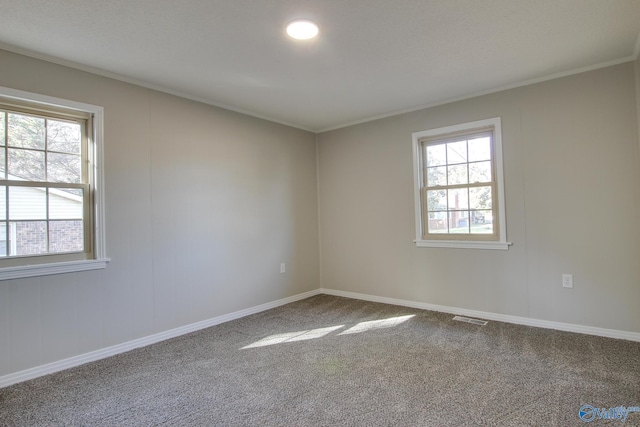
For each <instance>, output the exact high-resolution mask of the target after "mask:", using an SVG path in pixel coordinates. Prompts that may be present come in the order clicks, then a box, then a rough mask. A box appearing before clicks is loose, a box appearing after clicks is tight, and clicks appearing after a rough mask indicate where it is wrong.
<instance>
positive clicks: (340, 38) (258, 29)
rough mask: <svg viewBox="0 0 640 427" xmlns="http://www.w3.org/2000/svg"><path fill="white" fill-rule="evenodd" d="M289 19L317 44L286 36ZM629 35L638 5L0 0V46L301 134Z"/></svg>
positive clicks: (515, 79)
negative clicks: (303, 23)
mask: <svg viewBox="0 0 640 427" xmlns="http://www.w3.org/2000/svg"><path fill="white" fill-rule="evenodd" d="M300 17H302V18H310V19H313V20H315V21H316V22H318V24H319V25H320V36H319V37H318V38H317V39H315V40H313V41H307V42H300V41H297V42H296V41H293V40H291V39H288V38H287V36H286V34H285V30H284V26H285V24H286V23H287V22H288V21H290V20H291V19H294V18H300ZM639 34H640V0H311V1H305V0H181V1H178V0H109V1H104V0H100V1H97V0H56V1H51V0H19V1H16V0H0V47H4V48H6V49H9V50H13V51H18V52H22V53H25V52H26V53H28V54H32V55H34V56H43V57H45V58H56V60H57V61H58V62H62V63H67V64H71V63H75V64H77V65H78V66H80V67H81V68H82V67H85V68H86V67H89V69H94V70H98V72H100V73H103V74H107V75H117V76H120V77H121V78H123V79H125V80H129V81H135V82H138V83H142V84H144V85H146V86H149V87H154V88H157V89H161V90H165V91H167V92H171V93H176V94H180V95H182V96H186V97H189V98H193V99H198V100H201V101H204V102H207V103H210V104H213V105H219V106H223V107H226V108H230V109H232V110H236V111H241V112H246V113H248V114H252V115H255V116H258V117H263V118H267V119H270V120H273V121H277V122H280V123H286V124H291V125H293V126H296V127H300V128H303V129H308V130H312V131H321V130H326V129H331V128H336V127H340V126H342V125H345V124H349V123H355V122H359V121H365V120H367V119H371V118H374V117H380V116H385V115H390V114H393V113H396V112H400V111H407V110H411V109H415V108H417V107H420V106H426V105H431V104H435V103H439V102H443V101H446V100H450V99H455V98H461V97H466V96H470V95H473V94H477V93H482V92H487V91H491V90H494V89H497V88H502V87H508V86H512V85H517V84H520V83H522V82H527V81H531V80H535V79H542V78H545V77H548V76H554V75H561V74H563V73H569V72H573V71H576V70H581V69H586V68H589V67H594V66H599V65H603V64H611V63H616V62H623V61H628V60H631V59H633V58H634V57H637V55H638V40H639V38H638V37H639ZM60 60H61V61H60Z"/></svg>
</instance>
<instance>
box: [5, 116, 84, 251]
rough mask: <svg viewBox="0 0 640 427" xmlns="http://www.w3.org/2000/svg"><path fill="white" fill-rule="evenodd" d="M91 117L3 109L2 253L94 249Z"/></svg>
mask: <svg viewBox="0 0 640 427" xmlns="http://www.w3.org/2000/svg"><path fill="white" fill-rule="evenodd" d="M88 129H90V117H89V116H88V115H86V114H84V115H80V116H78V114H77V113H76V114H74V115H69V114H62V113H58V114H56V113H46V114H45V113H43V112H36V111H29V109H26V108H17V107H11V106H2V108H1V109H0V257H19V256H26V255H30V256H33V255H44V254H60V253H72V252H91V235H90V227H91V215H90V210H89V207H90V205H91V204H90V200H91V192H90V187H91V182H90V179H89V171H88V168H87V152H88V144H87V140H88V137H87V132H88Z"/></svg>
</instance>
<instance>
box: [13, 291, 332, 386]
mask: <svg viewBox="0 0 640 427" xmlns="http://www.w3.org/2000/svg"><path fill="white" fill-rule="evenodd" d="M319 293H320V290H319V289H316V290H313V291H309V292H305V293H302V294H298V295H294V296H291V297H287V298H282V299H279V300H277V301H272V302H268V303H265V304H261V305H257V306H255V307H250V308H246V309H244V310H239V311H235V312H233V313H229V314H223V315H222V316H217V317H214V318H211V319H207V320H203V321H201V322H196V323H192V324H190V325H185V326H181V327H179V328H175V329H170V330H168V331H164V332H159V333H157V334H153V335H149V336H146V337H142V338H138V339H135V340H132V341H127V342H125V343H122V344H117V345H114V346H111V347H107V348H103V349H100V350H96V351H92V352H89V353H85V354H81V355H78V356H73V357H69V358H67V359H62V360H58V361H56V362H52V363H47V364H45V365H40V366H36V367H34V368H29V369H25V370H24V371H19V372H15V373H12V374H8V375H4V376H2V377H0V388H2V387H7V386H10V385H12V384H17V383H19V382H22V381H26V380H30V379H33V378H37V377H41V376H44V375H48V374H52V373H54V372H58V371H62V370H64V369H69V368H73V367H76V366H80V365H83V364H85V363H88V362H93V361H96V360H100V359H104V358H107V357H110V356H115V355H116V354H120V353H124V352H126V351H130V350H133V349H136V348H140V347H144V346H147V345H150V344H155V343H157V342H160V341H164V340H168V339H170V338H175V337H178V336H180V335H184V334H188V333H190V332H195V331H199V330H200V329H205V328H208V327H210V326H215V325H219V324H221V323H225V322H229V321H230V320H235V319H239V318H241V317H245V316H249V315H251V314H256V313H260V312H261V311H265V310H269V309H272V308H276V307H279V306H281V305H285V304H289V303H292V302H295V301H299V300H302V299H305V298H309V297H312V296H314V295H318V294H319Z"/></svg>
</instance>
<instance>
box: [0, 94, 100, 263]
mask: <svg viewBox="0 0 640 427" xmlns="http://www.w3.org/2000/svg"><path fill="white" fill-rule="evenodd" d="M0 112H3V113H4V118H3V119H4V135H3V137H4V144H3V145H2V146H0V151H4V165H3V167H4V172H3V173H2V175H1V176H0V186H1V187H4V188H5V201H4V203H5V212H4V218H5V219H4V220H2V221H0V222H1V223H3V224H4V225H6V227H5V233H6V234H5V236H4V238H5V242H7V248H6V254H5V255H3V256H0V267H4V266H17V265H22V263H23V261H20V259H24V258H33V257H49V258H50V260H49V261H55V262H58V261H61V262H64V261H77V260H87V259H93V258H94V255H95V254H94V249H93V248H94V239H93V227H94V218H93V204H94V199H93V185H94V184H93V178H94V177H93V175H92V168H91V162H90V161H89V159H90V158H91V156H92V155H93V154H92V153H91V147H92V144H91V141H92V136H93V132H94V130H93V122H92V118H93V117H92V114H90V113H87V112H83V111H77V110H71V109H66V108H64V107H58V106H49V105H46V106H42V105H40V104H35V103H29V102H24V103H22V101H20V104H17V103H14V102H12V101H11V100H10V101H9V102H6V101H2V100H0ZM10 114H20V115H25V116H31V117H35V118H42V119H44V120H45V122H44V132H45V134H44V148H31V147H19V146H12V145H10V144H9V138H8V137H9V115H10ZM47 120H55V121H61V122H69V123H75V124H78V125H80V153H79V154H77V153H69V152H65V151H61V150H55V149H53V150H50V149H49V142H50V140H49V135H48V134H47V132H48V126H47ZM11 149H14V150H24V151H31V152H40V153H43V155H44V174H45V180H43V181H36V180H29V179H22V178H19V179H14V178H12V176H11V175H10V174H9V150H11ZM49 154H67V155H77V156H78V157H79V160H80V181H81V182H79V183H78V182H58V181H49V180H47V179H46V176H47V174H48V166H49V158H48V156H49ZM16 178H17V177H16ZM10 187H27V188H29V187H31V188H44V189H45V192H46V199H45V200H46V202H45V203H46V210H45V217H44V218H42V219H34V220H33V221H42V222H46V243H47V245H46V246H47V251H46V252H44V253H39V254H25V255H16V254H10V252H9V250H10V247H9V242H10V237H11V236H10V233H11V230H10V227H9V224H10V223H18V222H25V221H26V220H17V219H14V220H12V219H10V217H9V191H7V190H8V189H9V188H10ZM57 188H64V189H66V188H69V189H79V190H82V195H83V197H82V201H83V202H82V203H83V204H82V236H83V244H82V249H81V250H72V251H55V252H50V249H51V246H50V245H51V241H50V233H49V231H50V225H51V223H53V222H55V221H61V220H64V219H60V218H55V219H53V218H50V211H49V200H50V192H49V189H57ZM69 220H74V221H75V220H78V219H77V218H76V219H69ZM29 221H31V220H29ZM49 261H47V262H49Z"/></svg>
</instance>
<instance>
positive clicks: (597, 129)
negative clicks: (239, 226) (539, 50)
mask: <svg viewBox="0 0 640 427" xmlns="http://www.w3.org/2000/svg"><path fill="white" fill-rule="evenodd" d="M497 116H499V117H502V126H503V128H502V131H503V151H504V167H505V190H506V199H507V202H506V204H507V205H506V208H507V238H508V240H510V241H512V242H513V246H512V247H511V248H510V249H509V250H508V251H506V252H505V251H492V250H468V249H441V248H417V247H415V245H414V243H413V242H412V240H413V239H414V238H415V229H414V227H415V226H414V224H415V219H414V201H413V181H412V179H413V177H412V170H413V169H412V150H411V133H412V132H416V131H421V130H426V129H432V128H438V127H443V126H447V125H453V124H458V123H464V122H470V121H474V120H480V119H486V118H490V117H497ZM638 120H639V119H638V115H637V113H636V90H635V77H634V63H633V62H629V63H625V64H621V65H618V66H614V67H609V68H605V69H600V70H596V71H591V72H587V73H582V74H579V75H574V76H570V77H565V78H561V79H556V80H552V81H548V82H544V83H539V84H535V85H531V86H526V87H521V88H517V89H512V90H507V91H503V92H499V93H495V94H491V95H486V96H482V97H476V98H472V99H468V100H464V101H460V102H455V103H450V104H447V105H442V106H438V107H434V108H429V109H424V110H421V111H416V112H412V113H407V114H402V115H399V116H394V117H390V118H386V119H381V120H376V121H373V122H369V123H365V124H361V125H357V126H352V127H348V128H344V129H339V130H336V131H331V132H326V133H322V134H320V135H319V138H318V150H319V165H320V169H319V174H320V229H321V259H322V265H321V277H322V282H323V283H322V285H323V287H324V288H328V289H337V290H341V291H349V292H357V293H364V294H369V295H375V296H382V297H388V298H396V299H403V300H410V301H415V302H424V303H430V304H437V305H443V306H450V307H456V308H465V309H471V310H480V311H487V312H493V313H499V314H505V315H513V316H521V317H529V318H533V319H542V320H548V321H556V322H566V323H573V324H578V325H583V326H595V327H601V328H609V329H616V330H621V331H630V332H640V310H639V309H638V302H639V301H640V262H638V261H639V260H640V221H639V220H638V219H639V218H640V185H639V183H640V157H639V153H638V149H639V146H640V145H639V142H638ZM562 273H572V274H574V282H575V284H574V286H575V287H574V289H564V288H562V286H561V274H562Z"/></svg>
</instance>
